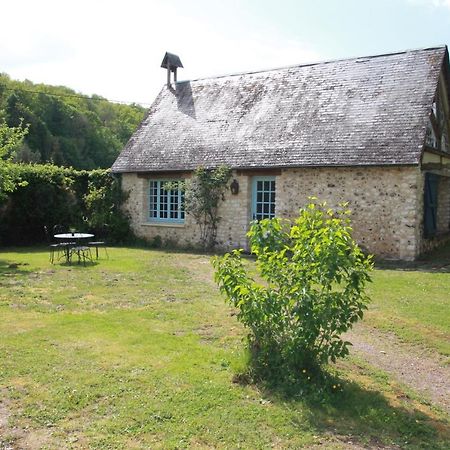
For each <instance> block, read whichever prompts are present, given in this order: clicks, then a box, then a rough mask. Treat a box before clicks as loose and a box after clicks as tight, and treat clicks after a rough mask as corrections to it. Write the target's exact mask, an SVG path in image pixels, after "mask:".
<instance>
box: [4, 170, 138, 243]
mask: <svg viewBox="0 0 450 450" xmlns="http://www.w3.org/2000/svg"><path fill="white" fill-rule="evenodd" d="M9 166H10V167H12V168H14V171H15V176H16V178H17V179H20V180H22V183H21V184H20V185H19V186H18V187H17V188H16V190H15V191H14V192H12V193H9V194H8V196H7V197H6V198H4V199H2V200H1V201H0V244H36V243H39V242H43V241H44V239H45V236H44V232H43V228H44V225H46V226H47V227H49V229H52V227H53V226H54V225H55V224H60V225H63V227H65V228H66V229H69V228H76V229H77V230H80V231H94V232H95V234H96V236H99V237H105V236H102V235H104V234H105V233H106V229H107V231H108V234H107V236H106V237H107V239H108V241H109V242H123V241H125V240H127V239H128V238H130V233H131V232H130V228H129V224H128V219H127V217H126V216H124V214H123V212H122V211H121V209H120V206H121V202H122V193H121V189H120V183H119V180H117V179H115V178H112V177H111V174H110V171H109V170H100V169H99V170H94V171H91V172H88V171H84V170H75V169H72V168H63V167H57V166H54V165H51V164H47V165H40V164H12V163H10V164H9Z"/></svg>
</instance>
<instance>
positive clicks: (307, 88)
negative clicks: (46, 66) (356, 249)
mask: <svg viewBox="0 0 450 450" xmlns="http://www.w3.org/2000/svg"><path fill="white" fill-rule="evenodd" d="M444 61H446V64H448V53H447V49H446V47H445V46H444V47H437V48H430V49H421V50H412V51H406V52H402V53H395V54H389V55H380V56H372V57H366V58H355V59H347V60H340V61H332V62H324V63H318V64H311V65H303V66H296V67H289V68H283V69H277V70H269V71H264V72H257V73H246V74H238V75H229V76H222V77H216V78H208V79H201V80H193V81H184V82H179V83H177V84H176V87H175V88H168V87H166V86H165V87H164V88H163V89H162V90H161V92H160V93H159V95H158V97H157V98H156V100H155V102H154V103H153V105H152V106H151V108H150V109H149V111H148V113H147V115H146V117H145V119H144V120H143V122H142V123H141V125H140V126H139V128H138V130H137V131H136V132H135V133H134V135H133V136H132V137H131V139H130V140H129V142H128V143H127V145H126V147H125V148H124V150H123V151H122V153H121V154H120V156H119V157H118V158H117V160H116V162H115V163H114V165H113V168H112V170H113V171H114V172H145V171H170V170H187V169H195V168H196V167H198V166H199V165H203V166H205V167H214V166H217V165H220V164H227V165H229V166H231V167H233V168H267V167H301V166H354V165H356V166H357V165H391V164H399V165H405V164H406V165H409V164H418V163H419V161H420V157H421V152H422V147H423V142H424V136H425V127H426V122H427V118H428V115H429V111H430V107H431V104H432V101H433V97H434V94H435V91H436V87H437V83H438V77H439V73H440V70H441V67H442V64H443V62H444Z"/></svg>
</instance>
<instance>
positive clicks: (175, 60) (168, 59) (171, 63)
mask: <svg viewBox="0 0 450 450" xmlns="http://www.w3.org/2000/svg"><path fill="white" fill-rule="evenodd" d="M161 67H163V68H164V69H167V87H169V88H170V87H171V81H170V72H173V82H174V83H176V82H177V69H178V67H183V64H182V63H181V60H180V57H179V56H178V55H174V54H173V53H169V52H166V54H165V55H164V59H163V60H162V63H161Z"/></svg>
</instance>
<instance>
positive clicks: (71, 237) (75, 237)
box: [54, 233, 94, 263]
mask: <svg viewBox="0 0 450 450" xmlns="http://www.w3.org/2000/svg"><path fill="white" fill-rule="evenodd" d="M54 237H55V239H64V240H68V241H69V242H68V243H67V246H66V247H65V249H64V253H65V255H66V262H68V263H69V262H70V249H71V243H72V242H76V243H77V244H76V245H78V242H80V241H82V240H83V239H91V238H93V237H94V235H93V234H91V233H59V234H55V235H54Z"/></svg>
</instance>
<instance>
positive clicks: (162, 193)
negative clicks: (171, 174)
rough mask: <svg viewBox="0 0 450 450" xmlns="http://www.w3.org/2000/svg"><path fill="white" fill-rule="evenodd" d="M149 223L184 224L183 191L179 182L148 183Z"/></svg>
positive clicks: (151, 181) (157, 181)
mask: <svg viewBox="0 0 450 450" xmlns="http://www.w3.org/2000/svg"><path fill="white" fill-rule="evenodd" d="M148 212H149V217H148V219H149V221H150V222H168V223H184V217H185V213H184V189H183V186H182V185H181V183H180V181H179V180H169V179H167V180H150V181H149V208H148Z"/></svg>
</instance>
